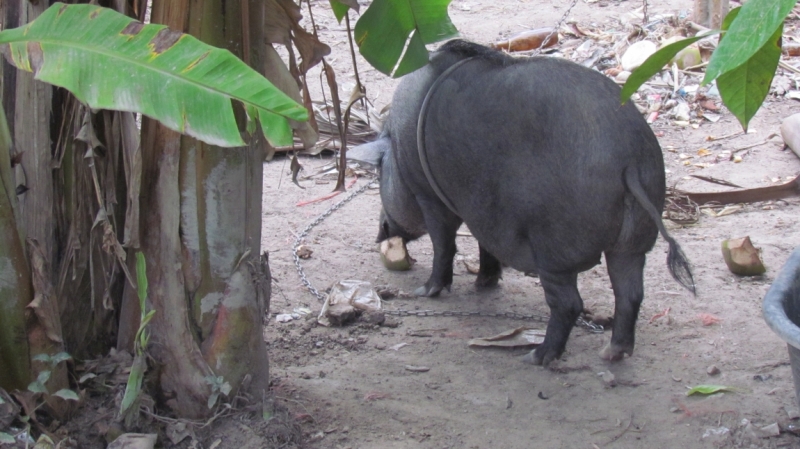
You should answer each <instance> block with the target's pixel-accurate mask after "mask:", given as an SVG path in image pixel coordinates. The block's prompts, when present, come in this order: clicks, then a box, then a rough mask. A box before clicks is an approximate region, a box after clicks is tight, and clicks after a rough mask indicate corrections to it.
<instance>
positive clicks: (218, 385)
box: [206, 376, 231, 409]
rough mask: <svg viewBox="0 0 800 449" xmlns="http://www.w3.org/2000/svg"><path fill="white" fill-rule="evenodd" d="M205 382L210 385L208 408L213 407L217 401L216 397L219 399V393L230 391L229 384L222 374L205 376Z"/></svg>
mask: <svg viewBox="0 0 800 449" xmlns="http://www.w3.org/2000/svg"><path fill="white" fill-rule="evenodd" d="M206 383H207V384H209V385H211V395H209V396H208V408H209V409H210V408H212V407H214V405H215V404H216V403H217V399H219V394H220V393H222V394H223V395H225V396H228V394H229V393H230V392H231V384H229V383H228V382H225V379H223V378H222V376H207V377H206Z"/></svg>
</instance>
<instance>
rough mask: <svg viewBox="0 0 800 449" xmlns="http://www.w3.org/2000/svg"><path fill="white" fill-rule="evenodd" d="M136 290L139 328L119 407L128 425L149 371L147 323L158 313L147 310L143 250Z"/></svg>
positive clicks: (138, 265) (145, 266)
mask: <svg viewBox="0 0 800 449" xmlns="http://www.w3.org/2000/svg"><path fill="white" fill-rule="evenodd" d="M136 292H137V295H138V296H139V311H140V321H139V329H138V330H137V331H136V337H135V339H134V343H133V348H134V356H133V365H132V366H131V372H130V374H129V375H128V383H127V385H125V395H124V396H123V397H122V403H121V404H120V408H119V415H120V416H122V417H124V418H125V421H126V424H128V425H130V423H131V422H132V420H133V419H134V417H135V416H136V414H137V413H136V412H137V411H138V407H134V405H135V404H137V403H138V399H139V395H140V394H141V392H142V381H143V380H144V373H145V371H147V359H146V354H145V351H144V350H145V348H147V344H148V343H149V342H150V334H149V333H148V332H147V325H148V324H149V323H150V320H152V319H153V316H154V315H155V314H156V311H155V310H151V311H149V312H148V311H147V263H146V262H145V259H144V254H142V253H141V252H137V253H136Z"/></svg>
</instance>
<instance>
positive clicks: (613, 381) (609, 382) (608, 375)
mask: <svg viewBox="0 0 800 449" xmlns="http://www.w3.org/2000/svg"><path fill="white" fill-rule="evenodd" d="M602 376H603V383H604V384H606V387H616V386H617V378H616V376H614V373H612V372H611V371H604V372H603V375H602Z"/></svg>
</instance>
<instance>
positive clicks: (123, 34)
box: [0, 3, 308, 146]
mask: <svg viewBox="0 0 800 449" xmlns="http://www.w3.org/2000/svg"><path fill="white" fill-rule="evenodd" d="M3 44H4V45H8V46H9V52H8V53H9V55H10V57H9V58H7V59H8V60H9V61H10V62H11V63H12V64H14V65H15V66H16V67H17V68H20V69H22V70H27V71H29V72H33V73H34V74H35V78H36V79H38V80H40V81H44V82H48V83H50V84H54V85H56V86H60V87H63V88H65V89H67V90H69V91H70V92H72V94H73V95H75V97H77V98H78V99H79V100H81V101H82V102H84V103H85V104H87V105H88V106H90V107H91V108H92V109H113V110H118V111H131V112H138V113H142V114H144V115H147V116H149V117H153V118H155V119H156V120H158V121H160V122H161V123H163V124H164V125H165V126H167V127H169V128H171V129H173V130H176V131H178V132H181V133H184V134H188V135H190V136H192V137H195V138H197V139H199V140H202V141H204V142H207V143H210V144H214V145H219V146H243V145H244V141H243V140H242V137H241V135H240V132H239V128H238V126H237V124H236V120H235V118H234V114H233V107H232V103H231V100H232V99H233V100H237V101H239V102H241V103H242V104H243V105H244V107H245V109H246V111H247V113H248V116H249V119H250V120H251V121H253V120H258V121H259V122H260V123H261V128H262V129H263V132H264V135H265V136H266V138H267V139H268V140H269V141H270V143H272V144H273V145H276V146H277V145H289V144H291V143H292V130H291V128H290V127H289V123H288V122H287V119H292V120H298V121H305V120H307V118H308V114H307V111H306V109H305V108H304V107H303V106H301V105H299V104H297V103H296V102H295V101H294V100H292V99H291V98H289V97H288V96H287V95H286V94H284V93H283V92H281V91H280V90H279V89H278V88H276V87H275V86H274V85H272V83H270V82H269V81H268V80H267V79H266V78H264V77H263V76H261V75H260V74H259V73H258V72H256V71H255V70H253V69H251V68H250V67H249V66H248V65H247V64H245V63H244V62H242V61H241V60H240V59H239V58H237V57H236V56H234V55H233V54H232V53H231V52H229V51H227V50H223V49H219V48H216V47H212V46H210V45H206V44H204V43H203V42H201V41H199V40H197V39H195V38H194V37H192V36H190V35H188V34H182V33H177V32H174V31H171V30H170V29H169V28H167V27H165V26H163V25H153V24H151V25H144V24H142V23H141V22H138V21H136V20H133V19H131V18H130V17H127V16H125V15H122V14H119V13H117V12H116V11H114V10H111V9H108V8H102V7H99V6H94V5H88V4H78V5H65V4H63V3H55V4H53V6H51V7H50V8H48V9H47V10H46V11H45V12H44V13H42V15H41V16H39V17H38V18H37V19H36V20H34V21H33V22H31V23H29V24H27V25H25V26H23V27H19V28H14V29H10V30H5V31H3V32H0V45H3ZM73 61H81V63H80V64H75V63H72V62H73ZM120 73H125V76H124V77H123V76H119V74H120ZM248 128H249V129H253V128H254V127H253V126H249V127H248Z"/></svg>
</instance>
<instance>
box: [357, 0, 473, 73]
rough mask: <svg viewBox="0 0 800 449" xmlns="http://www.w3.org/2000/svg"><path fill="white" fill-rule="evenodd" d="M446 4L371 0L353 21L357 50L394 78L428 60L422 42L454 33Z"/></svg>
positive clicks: (444, 0) (433, 0) (442, 1)
mask: <svg viewBox="0 0 800 449" xmlns="http://www.w3.org/2000/svg"><path fill="white" fill-rule="evenodd" d="M449 4H450V0H375V1H373V2H372V4H370V5H369V8H367V10H366V11H365V12H364V14H363V15H362V16H361V18H360V19H358V22H357V23H356V27H355V38H356V43H358V49H359V52H361V55H362V56H364V59H366V60H367V62H369V63H370V64H372V66H373V67H375V68H376V69H378V70H379V71H381V72H383V73H385V74H387V75H390V74H391V75H392V76H393V77H395V78H399V77H401V76H403V75H405V74H407V73H411V72H413V71H414V70H416V69H418V68H420V67H422V66H424V65H425V64H427V63H428V50H427V49H426V48H425V45H426V44H432V43H434V42H438V41H441V40H444V39H447V38H449V37H453V36H455V35H456V34H457V33H458V31H457V30H456V27H455V26H454V25H453V22H451V21H450V16H449V15H448V14H447V5H449ZM409 36H410V37H411V39H410V40H409ZM401 58H402V59H401Z"/></svg>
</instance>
